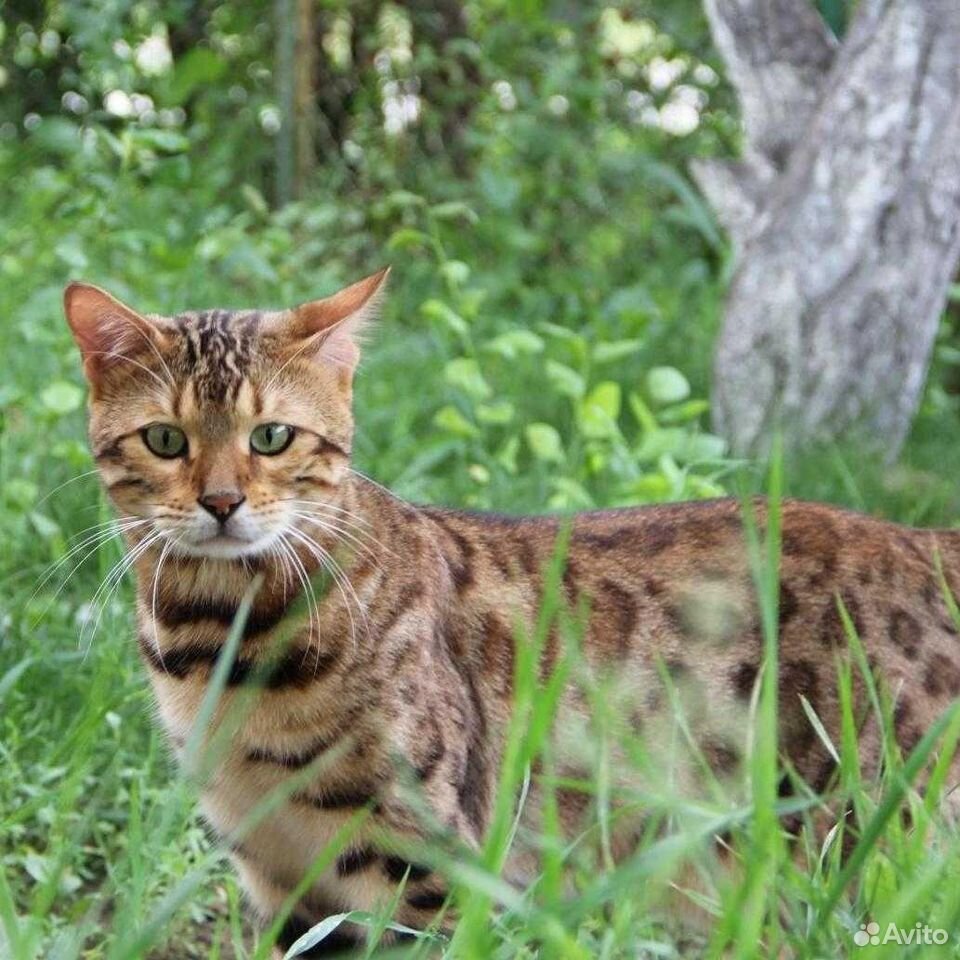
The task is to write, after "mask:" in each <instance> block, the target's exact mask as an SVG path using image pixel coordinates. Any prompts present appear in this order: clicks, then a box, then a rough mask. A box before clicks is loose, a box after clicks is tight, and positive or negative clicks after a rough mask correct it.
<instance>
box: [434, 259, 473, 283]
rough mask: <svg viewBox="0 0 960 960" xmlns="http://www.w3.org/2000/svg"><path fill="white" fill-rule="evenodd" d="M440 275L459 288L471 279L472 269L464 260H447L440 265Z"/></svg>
mask: <svg viewBox="0 0 960 960" xmlns="http://www.w3.org/2000/svg"><path fill="white" fill-rule="evenodd" d="M440 273H441V274H442V275H443V277H444V279H446V280H447V281H449V282H450V283H453V284H455V285H457V286H460V285H461V284H464V283H466V282H467V281H468V280H469V279H470V268H469V267H468V266H467V265H466V264H465V263H464V262H463V261H462V260H447V262H446V263H443V264H441V265H440Z"/></svg>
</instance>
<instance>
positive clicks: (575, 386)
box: [545, 360, 587, 400]
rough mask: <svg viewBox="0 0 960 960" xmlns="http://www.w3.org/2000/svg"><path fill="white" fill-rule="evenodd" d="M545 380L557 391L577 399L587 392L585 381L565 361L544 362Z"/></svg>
mask: <svg viewBox="0 0 960 960" xmlns="http://www.w3.org/2000/svg"><path fill="white" fill-rule="evenodd" d="M545 369H546V374H547V380H549V381H550V384H551V386H552V387H553V389H554V390H556V391H557V393H562V394H564V395H565V396H568V397H573V399H574V400H579V399H580V398H581V397H582V396H583V395H584V394H585V393H586V392H587V382H586V380H584V379H583V377H581V376H580V374H579V373H577V371H576V370H574V369H573V368H572V367H568V366H567V365H566V364H565V363H558V362H557V361H556V360H548V361H547V362H546V364H545Z"/></svg>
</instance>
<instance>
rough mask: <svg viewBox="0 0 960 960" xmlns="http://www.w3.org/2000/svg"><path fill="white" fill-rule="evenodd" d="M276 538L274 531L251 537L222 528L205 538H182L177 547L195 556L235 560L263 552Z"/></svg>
mask: <svg viewBox="0 0 960 960" xmlns="http://www.w3.org/2000/svg"><path fill="white" fill-rule="evenodd" d="M274 539H275V538H274V534H272V533H270V534H267V535H266V536H259V537H252V538H251V537H242V536H237V535H236V534H234V533H227V532H226V531H225V530H221V531H218V532H217V533H215V534H213V535H212V536H210V537H207V538H206V539H204V540H194V541H191V540H186V539H181V540H179V541H178V543H177V549H179V550H180V551H181V552H183V553H186V554H188V555H189V556H193V557H210V558H213V559H219V560H234V559H236V558H238V557H249V556H253V555H254V554H258V553H262V552H263V551H264V550H266V549H267V547H269V545H270V543H271V542H272V541H273V540H274Z"/></svg>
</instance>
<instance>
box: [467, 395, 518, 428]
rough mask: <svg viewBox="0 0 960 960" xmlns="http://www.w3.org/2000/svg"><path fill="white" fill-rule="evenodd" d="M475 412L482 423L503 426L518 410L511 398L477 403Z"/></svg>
mask: <svg viewBox="0 0 960 960" xmlns="http://www.w3.org/2000/svg"><path fill="white" fill-rule="evenodd" d="M475 413H476V415H477V419H478V420H479V421H480V422H481V423H490V424H494V425H497V426H502V425H503V424H505V423H509V422H510V421H511V420H512V419H513V417H514V414H515V413H516V410H515V408H514V406H513V404H512V403H511V402H510V401H509V400H497V401H496V402H495V403H480V404H477V408H476V410H475Z"/></svg>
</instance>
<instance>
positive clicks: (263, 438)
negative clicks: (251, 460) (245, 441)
mask: <svg viewBox="0 0 960 960" xmlns="http://www.w3.org/2000/svg"><path fill="white" fill-rule="evenodd" d="M292 442H293V427H288V426H287V425H286V424H285V423H261V424H260V426H259V427H254V428H253V433H251V434H250V446H251V447H252V448H253V449H254V450H255V451H256V452H257V453H262V454H264V455H265V456H268V457H272V456H273V455H274V454H277V453H283V451H284V450H286V449H287V447H289V446H290V444H291V443H292Z"/></svg>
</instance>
